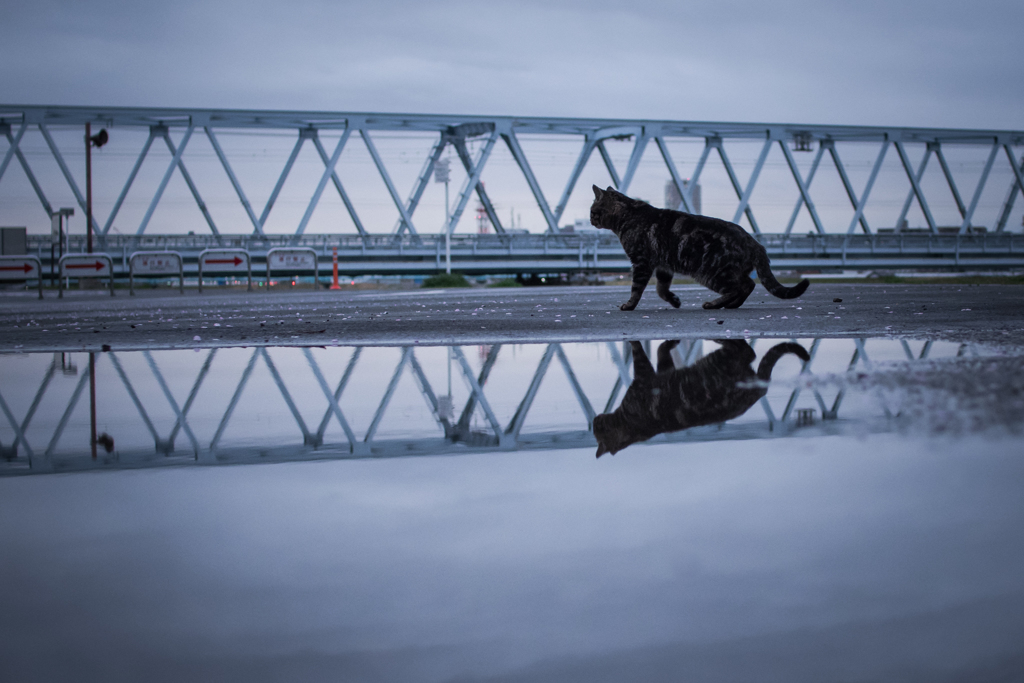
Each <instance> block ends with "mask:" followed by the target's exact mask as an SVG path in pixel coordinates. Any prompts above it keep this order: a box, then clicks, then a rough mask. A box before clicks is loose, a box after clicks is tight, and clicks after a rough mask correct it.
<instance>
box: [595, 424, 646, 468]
mask: <svg viewBox="0 0 1024 683" xmlns="http://www.w3.org/2000/svg"><path fill="white" fill-rule="evenodd" d="M594 437H595V438H596V439H597V457H598V458H600V457H601V456H602V455H604V454H605V453H611V454H612V455H615V454H616V453H618V452H619V451H621V450H622V449H623V448H625V447H626V446H628V445H630V444H631V443H634V442H636V441H637V439H636V438H635V437H634V435H632V434H630V433H629V431H628V429H626V425H624V424H623V422H622V420H618V419H616V415H615V413H605V414H603V415H596V416H595V417H594Z"/></svg>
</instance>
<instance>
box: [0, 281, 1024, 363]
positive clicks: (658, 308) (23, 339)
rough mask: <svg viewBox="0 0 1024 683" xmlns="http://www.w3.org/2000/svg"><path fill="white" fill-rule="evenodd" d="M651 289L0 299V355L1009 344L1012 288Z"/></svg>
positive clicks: (1017, 301) (1017, 294) (1016, 291)
mask: <svg viewBox="0 0 1024 683" xmlns="http://www.w3.org/2000/svg"><path fill="white" fill-rule="evenodd" d="M653 289H654V288H653V287H651V288H649V289H648V291H647V292H645V294H644V297H643V299H642V300H641V302H640V305H639V306H638V307H637V309H636V310H634V311H628V312H626V311H620V310H619V308H618V306H619V304H620V303H622V302H623V301H625V300H626V299H627V298H628V296H629V290H628V288H627V287H624V286H598V287H536V288H508V289H504V288H497V289H455V290H453V289H449V290H405V291H385V290H381V291H359V292H356V291H347V292H329V291H320V292H314V291H312V290H306V291H299V292H269V293H267V292H256V293H251V294H246V293H244V292H228V291H220V292H212V293H204V294H202V295H199V294H197V293H196V292H195V291H186V293H185V294H184V295H181V294H178V293H177V292H176V291H175V290H156V291H144V292H142V293H140V295H138V296H134V297H129V296H128V295H127V292H123V291H118V292H117V296H115V297H111V296H109V294H105V293H103V292H98V291H97V292H93V291H86V292H71V293H68V295H67V296H66V297H65V298H64V299H57V298H56V297H55V296H54V295H53V293H50V292H48V293H47V298H46V299H44V300H42V301H39V300H37V299H35V298H34V297H33V296H32V295H31V294H29V293H3V294H0V330H3V332H2V334H0V351H4V352H12V351H14V352H32V351H58V350H65V351H71V350H96V351H100V350H115V351H116V350H134V349H174V348H202V347H214V346H257V345H266V346H326V345H332V344H339V345H371V344H372V345H392V344H393V345H404V344H413V343H415V344H428V345H429V344H451V343H460V344H487V343H499V342H504V343H508V342H545V341H569V340H572V341H603V340H621V339H666V338H704V339H708V338H718V337H742V336H757V337H781V338H788V337H868V336H871V337H874V336H894V337H903V336H906V337H914V338H931V339H950V340H959V341H973V342H980V343H995V344H1010V345H1019V344H1021V343H1022V342H1024V287H1019V286H1012V285H881V284H863V283H861V284H831V283H829V284H825V283H812V284H811V287H810V289H809V290H808V291H807V292H806V293H805V294H804V296H803V297H801V298H799V299H794V300H788V301H786V300H782V299H776V298H774V297H772V296H770V295H769V294H768V293H767V292H766V291H765V290H764V289H763V288H762V287H760V286H759V287H758V288H757V289H756V290H754V293H753V294H752V295H751V296H750V298H749V299H748V300H747V302H746V303H745V304H744V305H743V306H742V307H741V308H739V309H736V310H718V311H705V310H703V309H702V308H701V303H702V302H703V301H705V300H707V299H708V298H711V297H710V296H709V295H710V292H709V291H708V290H706V289H704V288H702V287H698V286H676V287H674V288H673V291H675V292H676V293H677V294H678V295H679V297H680V299H681V300H682V307H681V308H679V309H673V308H672V307H670V306H669V305H668V304H667V303H665V302H663V301H662V300H660V299H659V298H658V297H657V295H656V294H655V292H654V291H653Z"/></svg>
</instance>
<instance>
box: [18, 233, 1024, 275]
mask: <svg viewBox="0 0 1024 683" xmlns="http://www.w3.org/2000/svg"><path fill="white" fill-rule="evenodd" d="M757 239H758V240H760V242H761V243H762V244H763V245H764V246H765V248H766V249H767V250H768V254H769V256H770V257H771V259H772V264H773V266H774V267H775V268H776V269H777V270H779V269H785V270H813V269H823V268H824V269H832V268H835V269H863V270H874V269H897V268H901V269H902V268H917V269H922V268H926V269H953V270H955V269H971V270H987V269H992V270H1000V269H1015V268H1024V235H1020V234H1014V233H1009V232H1002V233H973V234H967V235H961V234H956V233H953V234H942V233H940V234H921V233H914V232H899V233H897V232H892V233H876V234H871V235H817V234H811V235H802V236H794V235H788V236H787V235H766V234H762V235H759V236H757ZM28 247H29V252H30V254H33V255H35V256H37V257H38V258H39V260H40V262H41V263H42V265H43V270H44V273H46V272H48V271H50V270H51V268H52V264H51V262H50V241H49V236H42V235H30V236H29V239H28ZM84 247H85V244H84V238H80V237H77V236H76V237H73V238H71V239H70V240H69V245H68V249H69V251H70V252H72V253H74V252H78V251H84ZM334 247H337V249H338V264H339V272H341V273H343V274H345V275H349V276H356V275H430V274H433V273H437V272H440V271H443V270H444V253H445V250H444V247H445V240H444V236H442V235H416V236H404V237H400V238H398V237H393V236H373V237H360V236H357V235H315V236H308V237H305V236H304V237H299V238H296V237H294V236H287V235H281V236H275V237H248V236H237V237H222V238H217V237H215V236H212V235H211V236H197V235H187V236H184V235H183V236H174V235H152V236H112V237H107V238H106V239H105V240H104V241H103V242H102V243H101V245H100V248H99V249H98V252H99V253H103V254H106V255H107V256H109V257H110V258H111V260H112V262H113V264H114V271H115V276H116V277H120V278H125V277H128V275H129V261H130V258H131V256H132V254H133V253H136V252H139V251H153V250H158V249H159V250H166V251H174V252H177V253H180V254H181V256H182V259H183V267H184V274H185V275H186V276H188V277H197V276H198V274H199V255H200V254H201V253H202V252H203V251H208V250H211V249H235V250H244V251H245V252H247V253H248V254H249V255H250V257H251V260H252V262H254V263H257V264H260V265H264V264H266V259H267V254H268V253H270V252H271V251H272V250H274V249H283V248H289V249H296V248H298V249H308V250H310V251H311V252H312V253H314V254H315V255H316V257H317V263H318V264H320V263H323V264H325V267H326V266H327V265H328V264H330V262H331V258H332V252H333V248H334ZM451 257H452V264H453V268H454V269H455V270H457V271H459V272H463V273H466V274H517V273H524V274H529V273H579V272H627V271H628V270H629V268H630V264H629V260H628V259H627V258H626V255H625V253H624V252H623V251H622V247H621V245H620V244H619V242H618V239H617V238H616V237H615V236H614V235H612V234H603V233H594V234H590V233H586V234H556V235H550V234H528V235H456V236H453V237H452V240H451ZM310 269H311V268H308V267H303V268H302V269H296V270H295V271H294V272H291V271H289V270H288V269H287V268H284V269H281V268H279V267H278V266H277V265H275V266H274V271H275V272H278V273H281V274H303V275H305V274H307V273H308V270H310Z"/></svg>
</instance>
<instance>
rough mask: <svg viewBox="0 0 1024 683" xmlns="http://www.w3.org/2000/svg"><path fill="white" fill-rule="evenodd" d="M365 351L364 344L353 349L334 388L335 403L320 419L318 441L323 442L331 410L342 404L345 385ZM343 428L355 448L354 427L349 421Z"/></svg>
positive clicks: (317, 432) (317, 431)
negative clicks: (350, 425) (336, 386)
mask: <svg viewBox="0 0 1024 683" xmlns="http://www.w3.org/2000/svg"><path fill="white" fill-rule="evenodd" d="M362 352H363V347H362V346H357V347H355V350H354V351H352V356H351V357H350V358H349V359H348V365H347V366H346V367H345V372H344V374H342V376H341V380H339V381H338V388H337V389H335V390H334V394H333V396H332V398H333V400H334V403H333V404H332V405H330V406H328V408H327V412H325V413H324V417H323V419H322V420H321V421H320V426H319V427H318V428H317V430H316V438H317V442H318V443H323V440H324V432H326V431H327V423H328V422H329V421H330V419H331V412H332V411H333V409H334V408H333V406H334V405H339V406H340V403H339V402H340V401H341V394H342V392H344V391H345V387H346V386H348V381H349V379H350V378H351V377H352V372H353V370H355V367H356V363H357V362H358V361H359V355H360V354H361V353H362ZM338 413H341V408H340V407H339V408H338ZM341 428H342V429H343V430H344V431H345V438H347V439H348V440H349V444H350V445H351V446H352V447H353V448H354V447H355V445H356V444H357V442H358V439H357V438H356V435H355V434H354V433H353V432H352V428H351V427H349V426H348V423H347V422H343V423H341Z"/></svg>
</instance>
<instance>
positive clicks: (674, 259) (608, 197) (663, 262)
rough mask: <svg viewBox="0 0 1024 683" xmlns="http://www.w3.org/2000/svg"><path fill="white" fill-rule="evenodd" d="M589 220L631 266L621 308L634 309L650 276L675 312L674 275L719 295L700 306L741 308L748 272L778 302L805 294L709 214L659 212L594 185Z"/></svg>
mask: <svg viewBox="0 0 1024 683" xmlns="http://www.w3.org/2000/svg"><path fill="white" fill-rule="evenodd" d="M590 222H591V223H592V224H593V225H594V226H595V227H598V228H604V229H606V230H611V231H612V232H614V233H615V234H616V235H618V236H619V241H620V242H622V248H623V249H624V250H625V251H626V255H627V256H629V260H630V262H631V263H632V264H633V290H632V293H631V294H630V297H629V301H627V302H626V303H624V304H622V305H621V306H619V308H620V309H621V310H623V311H632V310H633V309H634V308H636V305H637V304H638V303H639V302H640V296H641V295H642V294H643V293H644V289H645V288H646V287H647V283H648V281H650V279H651V275H654V276H655V277H656V278H657V281H658V296H660V297H661V298H662V299H664V300H665V301H667V302H668V303H670V304H672V306H674V307H675V308H679V303H680V302H679V297H678V296H676V295H675V294H673V293H672V292H671V291H669V287H670V286H671V285H672V278H673V277H674V275H675V273H682V274H683V275H689V276H690V277H692V278H693V279H694V280H696V281H697V282H699V283H700V284H702V285H704V286H705V287H707V288H708V289H710V290H712V291H714V292H717V293H718V294H721V296H720V297H718V298H717V299H715V300H714V301H705V302H704V308H707V309H711V308H722V307H725V308H739V306H740V305H742V304H743V302H744V301H746V300H747V297H748V296H750V293H751V292H752V291H754V281H753V280H752V279H751V278H750V276H749V274H750V271H752V270H754V269H756V270H757V275H758V277H760V278H761V284H763V285H764V286H765V289H767V290H768V291H769V292H771V293H772V294H773V295H774V296H777V297H779V298H780V299H795V298H796V297H798V296H800V295H801V294H803V293H804V291H805V290H806V289H807V285H808V284H810V283H809V282H808V281H807V280H801V281H800V282H799V283H798V284H796V285H795V286H793V287H784V286H783V285H781V284H779V281H778V280H776V279H775V276H774V275H772V271H771V268H769V266H768V253H767V252H766V251H765V249H764V247H763V246H761V245H760V244H759V243H758V241H757V240H755V239H754V238H753V237H751V236H750V234H749V233H747V231H746V230H744V229H743V228H741V227H740V226H738V225H736V224H735V223H730V222H728V221H723V220H721V219H718V218H710V217H707V216H697V215H694V214H689V213H683V212H682V211H673V210H671V209H658V208H655V207H653V206H651V205H650V204H648V203H647V202H643V201H640V200H639V199H632V198H630V197H627V196H626V195H624V194H622V193H621V192H616V191H615V190H613V189H612V188H611V187H609V188H608V189H606V190H602V189H601V188H599V187H598V186H597V185H594V203H593V204H592V205H591V207H590Z"/></svg>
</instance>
